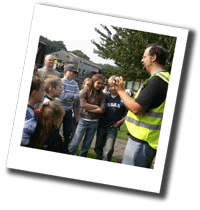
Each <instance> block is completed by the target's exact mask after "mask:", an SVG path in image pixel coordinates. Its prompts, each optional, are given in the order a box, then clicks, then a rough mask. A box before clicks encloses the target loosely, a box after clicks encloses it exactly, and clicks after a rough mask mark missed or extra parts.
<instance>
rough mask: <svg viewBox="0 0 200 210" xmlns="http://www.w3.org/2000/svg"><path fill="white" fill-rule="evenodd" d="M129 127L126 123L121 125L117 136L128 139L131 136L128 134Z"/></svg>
mask: <svg viewBox="0 0 200 210" xmlns="http://www.w3.org/2000/svg"><path fill="white" fill-rule="evenodd" d="M127 131H128V130H127V127H126V124H125V123H123V124H122V125H121V126H120V130H119V131H118V134H117V138H120V139H125V140H128V138H129V136H128V135H127Z"/></svg>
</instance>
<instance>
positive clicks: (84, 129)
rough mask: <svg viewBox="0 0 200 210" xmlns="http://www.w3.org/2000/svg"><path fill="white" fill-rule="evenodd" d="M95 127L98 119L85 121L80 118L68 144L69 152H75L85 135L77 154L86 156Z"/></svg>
mask: <svg viewBox="0 0 200 210" xmlns="http://www.w3.org/2000/svg"><path fill="white" fill-rule="evenodd" d="M97 127H98V121H86V120H83V119H82V118H81V119H80V120H79V123H78V126H77V128H76V133H75V135H74V138H73V140H72V142H71V144H70V146H69V153H70V154H72V155H74V154H75V152H76V151H77V149H78V146H79V144H80V142H81V140H82V138H83V136H84V135H85V136H84V139H83V143H82V147H81V151H80V153H79V156H82V157H87V153H88V150H89V149H90V146H91V143H92V140H93V138H94V134H95V132H96V130H97Z"/></svg>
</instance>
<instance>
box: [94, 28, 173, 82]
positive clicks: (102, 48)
mask: <svg viewBox="0 0 200 210" xmlns="http://www.w3.org/2000/svg"><path fill="white" fill-rule="evenodd" d="M101 26H102V27H103V29H104V31H105V33H103V32H101V31H100V30H99V29H97V28H95V31H96V32H97V33H98V34H99V35H100V43H97V42H95V41H94V40H92V41H91V42H92V43H93V44H94V45H95V46H96V49H94V51H93V52H94V53H96V54H98V56H100V57H102V58H104V59H110V60H114V63H115V64H116V65H117V66H118V67H119V68H120V70H119V71H117V70H116V69H115V70H114V69H113V68H112V69H110V70H111V71H116V74H120V75H122V76H123V77H124V79H125V80H127V81H130V80H133V79H146V78H148V77H149V74H148V73H147V72H146V70H145V69H143V65H142V63H141V59H142V55H143V53H144V50H145V48H146V46H147V45H148V44H151V43H157V44H159V45H161V46H163V47H164V48H165V49H166V52H167V55H168V59H167V65H166V69H167V70H169V71H170V70H171V66H172V60H173V54H174V49H175V43H176V38H175V37H170V36H165V35H160V34H154V33H148V32H143V31H136V30H132V29H126V28H120V27H114V26H111V27H112V29H114V31H115V32H114V33H112V32H111V31H110V30H109V29H108V27H107V26H105V25H101ZM107 70H109V68H108V69H107ZM117 76H118V75H117Z"/></svg>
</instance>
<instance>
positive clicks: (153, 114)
mask: <svg viewBox="0 0 200 210" xmlns="http://www.w3.org/2000/svg"><path fill="white" fill-rule="evenodd" d="M154 76H158V77H160V78H161V79H163V80H164V81H165V82H167V83H169V77H170V75H169V73H168V72H158V73H156V74H155V75H154ZM154 76H152V77H154ZM152 77H150V78H149V79H148V80H147V81H145V82H144V84H143V87H144V85H145V84H146V83H147V82H148V81H149V80H150V79H151V78H152ZM143 87H141V88H140V89H139V91H138V93H137V94H136V97H135V98H137V97H138V95H139V94H140V91H141V90H142V89H143ZM164 107H165V101H164V102H163V103H162V104H161V105H160V106H159V107H156V108H153V109H151V110H150V111H149V112H147V113H143V114H142V115H134V114H133V113H132V112H131V111H130V110H129V111H128V114H127V116H126V120H125V123H126V126H127V129H128V131H129V133H130V134H131V135H132V136H133V137H135V138H137V139H140V140H143V141H147V142H148V143H149V145H150V146H151V147H152V148H154V149H157V146H158V139H159V135H160V129H161V124H162V118H163V112H164Z"/></svg>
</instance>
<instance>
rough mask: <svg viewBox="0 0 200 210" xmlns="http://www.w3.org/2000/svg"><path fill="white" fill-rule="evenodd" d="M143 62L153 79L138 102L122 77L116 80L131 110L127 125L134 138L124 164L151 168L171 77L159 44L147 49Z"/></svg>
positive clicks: (142, 89) (122, 97) (126, 150)
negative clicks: (131, 95)
mask: <svg viewBox="0 0 200 210" xmlns="http://www.w3.org/2000/svg"><path fill="white" fill-rule="evenodd" d="M141 62H142V63H143V65H144V68H145V69H146V70H147V72H149V73H150V75H151V77H150V78H149V79H148V80H146V81H145V82H144V84H143V86H142V87H141V88H140V89H139V90H138V92H137V94H136V96H135V98H134V99H133V98H131V97H130V96H129V95H128V94H127V93H126V92H125V89H124V81H123V78H122V77H119V78H117V79H116V82H115V85H116V90H117V92H118V94H119V96H120V98H121V99H122V101H123V102H124V104H125V106H126V107H127V108H128V110H129V111H128V113H127V116H126V121H125V123H126V126H127V129H128V131H129V133H130V137H129V139H128V142H127V145H126V149H125V152H124V156H123V159H122V163H124V164H129V165H134V166H140V167H145V168H150V167H151V164H152V161H153V159H154V157H155V155H156V151H157V147H158V140H159V135H160V129H161V124H162V118H163V112H164V107H165V99H166V95H167V88H168V83H169V78H170V75H169V72H167V71H166V70H165V69H164V66H165V62H166V52H165V50H164V49H163V48H162V47H161V46H159V45H157V44H150V45H148V46H147V48H146V50H145V52H144V54H143V58H142V60H141Z"/></svg>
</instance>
